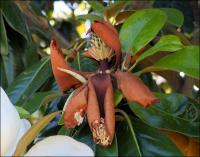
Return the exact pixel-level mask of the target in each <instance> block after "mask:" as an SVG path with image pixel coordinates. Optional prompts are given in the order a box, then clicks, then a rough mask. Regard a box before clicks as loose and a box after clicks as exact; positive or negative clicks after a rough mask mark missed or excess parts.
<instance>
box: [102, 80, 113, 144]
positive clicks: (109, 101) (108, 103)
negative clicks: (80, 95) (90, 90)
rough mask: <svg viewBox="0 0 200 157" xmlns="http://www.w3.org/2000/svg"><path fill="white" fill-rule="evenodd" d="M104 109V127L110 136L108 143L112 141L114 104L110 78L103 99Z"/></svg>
mask: <svg viewBox="0 0 200 157" xmlns="http://www.w3.org/2000/svg"><path fill="white" fill-rule="evenodd" d="M104 111H105V128H106V131H107V132H108V135H109V137H110V143H112V141H113V137H114V134H115V105H114V96H113V87H112V83H111V80H110V83H109V85H108V88H107V91H106V95H105V99H104Z"/></svg>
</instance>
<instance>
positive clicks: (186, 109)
mask: <svg viewBox="0 0 200 157" xmlns="http://www.w3.org/2000/svg"><path fill="white" fill-rule="evenodd" d="M155 95H156V96H157V97H158V98H159V99H160V103H159V104H156V105H152V106H150V107H148V108H144V107H142V106H141V105H139V104H137V103H134V102H129V107H130V108H131V110H132V111H133V112H134V113H135V114H136V115H137V116H138V117H139V118H140V119H142V120H143V121H144V122H145V123H147V124H148V125H151V126H153V127H156V128H162V129H166V130H171V131H175V132H179V133H182V134H185V135H187V136H191V137H200V135H199V131H200V129H199V128H200V122H199V120H200V113H199V109H200V107H199V104H198V103H196V102H195V101H192V100H191V99H189V98H187V97H185V96H182V95H179V94H170V95H166V94H161V93H157V94H155Z"/></svg>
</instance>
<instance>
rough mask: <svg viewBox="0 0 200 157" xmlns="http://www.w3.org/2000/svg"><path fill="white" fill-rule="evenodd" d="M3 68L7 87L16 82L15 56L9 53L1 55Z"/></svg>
mask: <svg viewBox="0 0 200 157" xmlns="http://www.w3.org/2000/svg"><path fill="white" fill-rule="evenodd" d="M1 60H2V63H1V66H2V68H3V69H4V71H5V77H6V81H7V85H10V84H11V83H12V81H13V80H14V75H15V66H14V55H13V53H9V54H8V55H1Z"/></svg>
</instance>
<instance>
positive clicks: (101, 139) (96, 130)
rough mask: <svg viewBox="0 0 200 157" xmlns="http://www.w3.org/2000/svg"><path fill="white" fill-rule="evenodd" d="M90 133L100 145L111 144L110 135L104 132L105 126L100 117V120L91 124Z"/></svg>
mask: <svg viewBox="0 0 200 157" xmlns="http://www.w3.org/2000/svg"><path fill="white" fill-rule="evenodd" d="M92 135H93V139H94V141H95V143H97V144H99V145H101V146H105V147H106V146H108V145H110V144H111V142H110V137H109V135H108V133H107V132H106V129H105V126H104V119H103V118H101V122H100V124H99V123H95V124H94V125H93V130H92Z"/></svg>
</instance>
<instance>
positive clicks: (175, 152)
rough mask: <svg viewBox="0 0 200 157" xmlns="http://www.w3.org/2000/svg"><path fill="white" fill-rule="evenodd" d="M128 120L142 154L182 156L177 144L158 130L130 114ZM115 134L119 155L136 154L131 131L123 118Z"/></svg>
mask: <svg viewBox="0 0 200 157" xmlns="http://www.w3.org/2000/svg"><path fill="white" fill-rule="evenodd" d="M130 120H131V124H132V126H133V129H134V131H135V133H136V137H137V139H138V143H139V146H140V149H141V152H142V155H143V156H183V154H182V153H181V152H180V150H179V149H178V148H177V146H176V145H175V144H174V143H172V142H171V140H169V139H168V138H167V137H166V136H165V135H163V134H162V133H161V132H160V131H159V130H157V129H155V128H152V127H150V126H148V125H147V124H145V123H143V122H142V121H140V120H138V119H136V118H133V117H131V116H130ZM117 136H118V144H119V146H120V147H119V156H137V155H136V153H135V151H134V146H133V143H134V142H133V141H132V139H131V138H130V136H131V131H130V129H129V127H128V126H127V123H126V121H125V120H123V121H122V122H121V123H120V124H119V127H118V131H117Z"/></svg>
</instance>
